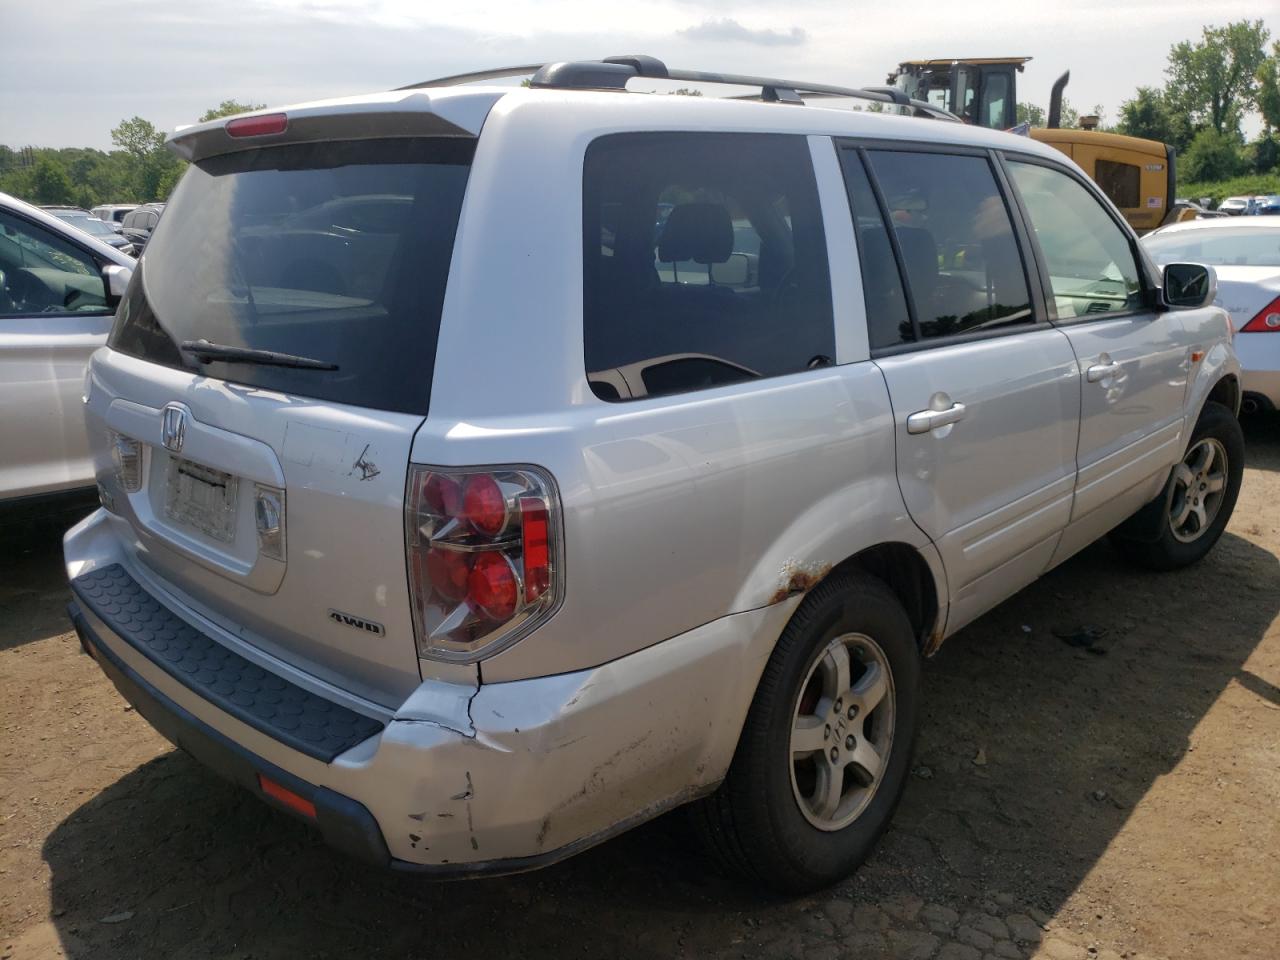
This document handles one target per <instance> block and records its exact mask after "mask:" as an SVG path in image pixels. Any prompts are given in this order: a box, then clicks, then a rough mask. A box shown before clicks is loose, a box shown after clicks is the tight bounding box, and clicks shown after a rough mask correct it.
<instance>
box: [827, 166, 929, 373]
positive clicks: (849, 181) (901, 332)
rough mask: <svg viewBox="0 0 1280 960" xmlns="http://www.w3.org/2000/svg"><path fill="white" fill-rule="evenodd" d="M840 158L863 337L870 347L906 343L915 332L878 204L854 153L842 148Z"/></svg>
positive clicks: (878, 347) (914, 336)
mask: <svg viewBox="0 0 1280 960" xmlns="http://www.w3.org/2000/svg"><path fill="white" fill-rule="evenodd" d="M840 159H841V162H842V164H843V166H844V182H845V187H846V189H847V190H848V191H849V206H850V207H851V208H852V210H853V222H854V226H855V227H856V228H857V235H858V259H859V261H860V262H861V267H862V294H863V298H864V299H865V301H866V305H867V337H868V340H869V342H870V345H871V349H872V350H880V349H884V348H885V347H893V346H897V345H898V344H900V343H909V342H910V341H912V340H914V339H915V338H916V335H915V332H914V330H913V329H912V326H911V314H910V313H909V312H908V310H907V295H906V292H905V291H904V290H903V289H902V277H901V276H900V275H899V273H898V264H897V261H896V260H895V259H894V256H893V246H892V244H891V243H890V241H889V230H888V228H887V227H886V226H885V223H884V217H883V216H882V215H881V213H880V205H879V204H878V203H877V202H876V196H875V193H874V191H873V190H872V188H871V182H870V181H869V180H868V179H867V171H866V168H865V167H864V166H863V165H862V158H861V157H859V156H858V154H857V152H856V151H854V150H843V151H841V157H840Z"/></svg>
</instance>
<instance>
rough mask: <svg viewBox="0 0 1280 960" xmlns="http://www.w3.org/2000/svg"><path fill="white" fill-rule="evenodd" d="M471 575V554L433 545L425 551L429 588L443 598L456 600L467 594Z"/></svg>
mask: <svg viewBox="0 0 1280 960" xmlns="http://www.w3.org/2000/svg"><path fill="white" fill-rule="evenodd" d="M470 576H471V555H470V554H468V553H462V552H460V551H457V550H446V549H443V548H440V547H435V548H432V549H430V550H428V551H427V578H428V579H429V580H430V581H431V588H432V589H433V590H434V591H435V592H436V593H437V594H439V595H440V597H441V598H442V599H444V600H452V601H455V602H456V601H458V600H462V599H464V598H465V597H466V595H467V578H468V577H470Z"/></svg>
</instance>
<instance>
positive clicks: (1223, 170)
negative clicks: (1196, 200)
mask: <svg viewBox="0 0 1280 960" xmlns="http://www.w3.org/2000/svg"><path fill="white" fill-rule="evenodd" d="M1243 168H1244V158H1243V157H1242V156H1241V151H1240V140H1239V138H1238V137H1236V136H1235V135H1234V134H1230V133H1219V132H1218V131H1217V130H1215V129H1213V127H1205V128H1204V129H1203V130H1201V131H1200V132H1199V133H1197V134H1196V136H1195V139H1194V140H1192V141H1191V146H1189V147H1187V149H1186V151H1185V152H1184V153H1183V154H1182V156H1181V157H1179V158H1178V175H1179V177H1181V178H1182V179H1184V180H1185V181H1187V182H1188V183H1199V182H1203V181H1206V180H1226V179H1228V178H1229V177H1234V176H1236V175H1238V174H1240V173H1242V172H1243Z"/></svg>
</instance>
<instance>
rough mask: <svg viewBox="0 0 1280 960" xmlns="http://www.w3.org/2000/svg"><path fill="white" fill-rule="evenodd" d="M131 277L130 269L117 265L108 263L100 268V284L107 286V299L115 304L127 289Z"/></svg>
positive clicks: (131, 271) (131, 270)
mask: <svg viewBox="0 0 1280 960" xmlns="http://www.w3.org/2000/svg"><path fill="white" fill-rule="evenodd" d="M132 277H133V269H132V268H131V267H126V266H122V265H121V264H118V263H109V264H107V265H106V266H105V267H103V268H102V282H103V283H105V284H106V285H107V299H108V300H110V301H112V302H116V301H118V300H119V299H120V298H121V297H123V296H124V292H125V291H126V290H128V289H129V280H130V279H131V278H132Z"/></svg>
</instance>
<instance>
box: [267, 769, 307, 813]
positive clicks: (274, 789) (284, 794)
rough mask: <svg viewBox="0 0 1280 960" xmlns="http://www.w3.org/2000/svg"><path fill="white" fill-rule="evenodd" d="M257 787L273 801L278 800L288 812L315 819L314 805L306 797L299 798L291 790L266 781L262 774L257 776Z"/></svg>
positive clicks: (271, 781) (272, 781)
mask: <svg viewBox="0 0 1280 960" xmlns="http://www.w3.org/2000/svg"><path fill="white" fill-rule="evenodd" d="M258 786H260V787H261V788H262V792H263V793H265V794H266V795H267V796H268V797H271V799H273V800H278V801H279V802H280V803H283V804H284V805H285V806H286V807H288V808H289V809H290V810H294V811H296V812H298V813H300V814H302V815H303V816H304V817H306V818H307V819H309V820H314V819H316V805H315V804H314V803H312V802H311V801H310V800H308V799H307V798H306V797H302V796H299V795H298V794H296V793H294V792H293V791H292V790H287V789H285V788H284V787H282V786H280V784H278V783H276V782H275V781H274V780H268V779H267V778H266V777H264V776H263V775H262V774H258Z"/></svg>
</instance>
